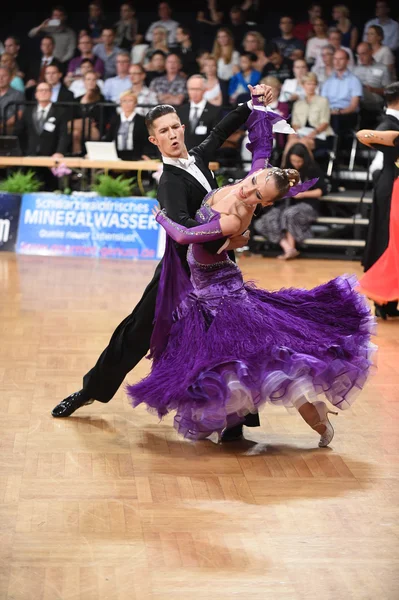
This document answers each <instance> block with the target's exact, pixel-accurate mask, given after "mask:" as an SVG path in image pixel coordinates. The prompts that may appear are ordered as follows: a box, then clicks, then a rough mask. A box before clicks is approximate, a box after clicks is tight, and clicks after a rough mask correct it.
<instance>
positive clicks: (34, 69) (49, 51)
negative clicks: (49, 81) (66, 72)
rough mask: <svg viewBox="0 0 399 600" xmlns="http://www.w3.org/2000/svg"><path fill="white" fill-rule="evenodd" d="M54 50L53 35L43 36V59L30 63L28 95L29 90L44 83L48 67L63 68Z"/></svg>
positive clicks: (41, 44) (41, 43)
mask: <svg viewBox="0 0 399 600" xmlns="http://www.w3.org/2000/svg"><path fill="white" fill-rule="evenodd" d="M54 48H55V42H54V39H53V38H52V37H51V35H45V36H43V38H42V40H41V42H40V51H41V53H42V56H41V58H39V59H38V60H32V61H31V62H30V71H29V81H28V82H27V84H26V93H27V92H28V88H34V86H35V85H37V84H38V83H39V82H41V81H44V72H45V70H46V67H48V66H49V65H58V66H59V67H60V68H62V66H61V63H60V61H59V60H57V59H56V58H55V56H54ZM33 97H34V89H33V90H31V98H28V94H27V99H28V100H30V99H32V98H33Z"/></svg>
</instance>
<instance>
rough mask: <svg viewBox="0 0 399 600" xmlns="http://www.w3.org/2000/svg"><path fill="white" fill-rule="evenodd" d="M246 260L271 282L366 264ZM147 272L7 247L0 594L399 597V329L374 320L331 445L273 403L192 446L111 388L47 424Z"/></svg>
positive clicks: (248, 270)
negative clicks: (349, 405)
mask: <svg viewBox="0 0 399 600" xmlns="http://www.w3.org/2000/svg"><path fill="white" fill-rule="evenodd" d="M240 264H241V267H242V269H243V271H244V273H245V275H246V277H247V278H249V279H256V280H258V282H259V284H260V285H263V286H264V287H267V288H269V289H276V288H280V287H286V286H298V287H313V286H315V285H318V284H320V283H322V282H324V281H326V280H327V279H329V278H332V277H334V276H335V275H338V274H340V273H344V272H352V273H357V274H360V273H361V268H360V265H359V263H350V262H339V261H321V260H320V261H318V260H305V259H302V260H297V261H293V262H290V263H286V264H281V263H280V261H277V260H275V259H272V258H270V259H264V258H261V257H242V258H241V259H240ZM153 270H154V263H150V262H148V263H135V262H127V261H126V262H124V261H106V260H102V261H98V260H95V259H86V258H80V259H71V258H49V257H33V256H19V257H17V256H16V255H14V254H8V253H0V339H1V345H0V352H1V360H0V413H1V414H0V427H1V437H0V449H1V455H0V599H1V600H75V599H76V600H125V599H126V600H150V599H151V600H152V599H153V600H187V599H190V600H191V599H193V600H194V599H195V600H231V599H232V598H236V597H237V598H243V599H248V600H321V599H323V600H330V599H331V600H349V599H350V600H388V599H389V600H397V599H398V598H399V576H398V575H399V568H398V567H399V518H398V517H399V514H398V513H399V510H398V506H399V501H398V497H399V483H398V475H399V444H398V441H399V438H398V428H399V322H393V321H388V322H380V323H379V325H378V336H377V339H376V341H377V343H378V345H379V348H380V350H379V357H378V363H379V370H378V372H377V374H376V375H374V376H373V377H372V378H371V380H370V382H369V384H368V386H367V388H366V389H365V390H364V392H363V393H362V394H361V396H359V397H358V399H357V400H356V402H355V404H354V406H353V409H352V410H351V411H346V412H342V413H340V415H339V416H338V417H332V418H333V419H334V425H335V429H336V436H335V438H334V440H333V443H332V447H331V448H326V449H319V448H318V447H317V442H318V435H317V434H316V433H315V432H313V431H312V430H310V429H309V428H308V427H307V425H306V424H305V423H304V422H303V421H302V420H301V418H300V417H299V416H298V415H295V414H294V415H290V414H288V413H287V411H285V409H282V408H281V409H280V408H275V407H273V408H270V407H266V408H265V409H264V410H263V412H262V415H261V418H262V427H261V429H259V430H257V429H253V430H246V436H247V439H246V441H243V442H239V443H234V444H231V445H219V446H217V445H215V444H213V443H212V442H210V441H205V442H198V443H192V442H187V441H184V440H181V439H179V438H178V436H177V434H176V433H175V432H174V430H173V428H172V420H171V419H170V418H168V419H166V420H165V421H164V422H162V423H158V421H157V418H156V417H154V416H153V415H150V414H149V413H147V412H146V411H145V409H143V408H141V407H140V408H138V409H136V410H132V408H131V407H130V406H129V404H128V401H127V399H126V397H125V395H124V392H123V390H122V389H121V390H120V391H119V393H118V394H117V396H116V397H115V398H114V399H113V400H112V401H111V402H110V403H109V404H106V405H104V404H100V403H97V402H96V403H94V404H93V405H91V406H86V407H84V408H82V409H80V410H79V411H78V412H76V413H75V414H74V415H73V416H72V417H70V418H68V419H54V418H52V417H51V415H50V411H51V409H52V408H53V406H54V405H55V404H57V403H58V402H59V400H61V399H62V398H63V397H65V396H66V395H67V394H69V393H71V392H72V391H75V390H77V389H79V388H80V384H81V376H82V374H84V373H85V372H86V370H88V369H89V368H90V367H91V366H92V364H93V363H94V361H95V360H96V359H97V357H98V355H99V353H100V351H101V350H102V349H103V347H104V346H105V345H106V343H107V341H108V339H109V336H110V334H111V333H112V331H113V329H114V328H115V326H116V325H117V324H118V323H119V321H120V320H121V319H122V318H123V317H125V316H126V315H127V314H128V313H129V312H130V311H131V309H132V307H133V306H134V305H135V303H136V302H137V300H138V299H139V297H140V295H141V292H142V291H143V289H144V287H145V284H146V282H148V281H149V279H150V278H151V275H152V272H153ZM188 351H189V349H188ZM148 367H149V362H148V361H147V360H143V361H142V363H141V364H140V365H139V366H138V367H137V368H136V369H135V371H134V372H132V373H131V374H130V376H129V381H131V382H133V381H136V380H138V379H139V378H140V377H142V376H144V375H145V374H146V373H147V370H148Z"/></svg>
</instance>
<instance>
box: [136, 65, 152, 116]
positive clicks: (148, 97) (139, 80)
mask: <svg viewBox="0 0 399 600" xmlns="http://www.w3.org/2000/svg"><path fill="white" fill-rule="evenodd" d="M129 77H130V82H131V91H132V92H133V94H135V96H137V104H138V105H140V104H148V105H150V106H138V107H136V113H137V114H138V115H141V116H142V117H145V115H146V114H147V112H148V111H149V110H150V108H151V106H155V105H156V104H158V98H157V95H156V94H155V92H153V91H151V90H150V89H149V88H148V87H147V86H146V85H145V84H144V81H145V77H146V72H145V69H144V67H143V65H140V64H135V65H130V68H129Z"/></svg>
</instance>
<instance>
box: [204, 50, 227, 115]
mask: <svg viewBox="0 0 399 600" xmlns="http://www.w3.org/2000/svg"><path fill="white" fill-rule="evenodd" d="M203 75H204V77H205V94H204V98H205V100H206V101H207V102H209V104H213V106H222V103H223V95H222V89H221V87H220V82H219V79H218V77H217V63H216V58H215V57H214V56H213V55H212V54H209V55H208V57H207V58H206V59H205V62H204V68H203Z"/></svg>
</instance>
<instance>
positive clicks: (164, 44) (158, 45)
mask: <svg viewBox="0 0 399 600" xmlns="http://www.w3.org/2000/svg"><path fill="white" fill-rule="evenodd" d="M140 48H141V51H140V54H139V53H138V50H137V46H136V47H135V48H133V49H132V56H134V57H135V62H140V63H142V64H143V65H144V66H146V64H147V63H148V62H149V61H150V60H151V58H152V56H153V54H154V53H155V52H157V51H158V50H160V51H161V52H163V53H164V55H165V56H167V55H168V54H169V52H170V50H169V47H168V32H167V30H166V29H165V27H160V26H159V27H154V30H153V32H152V42H151V44H140Z"/></svg>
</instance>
